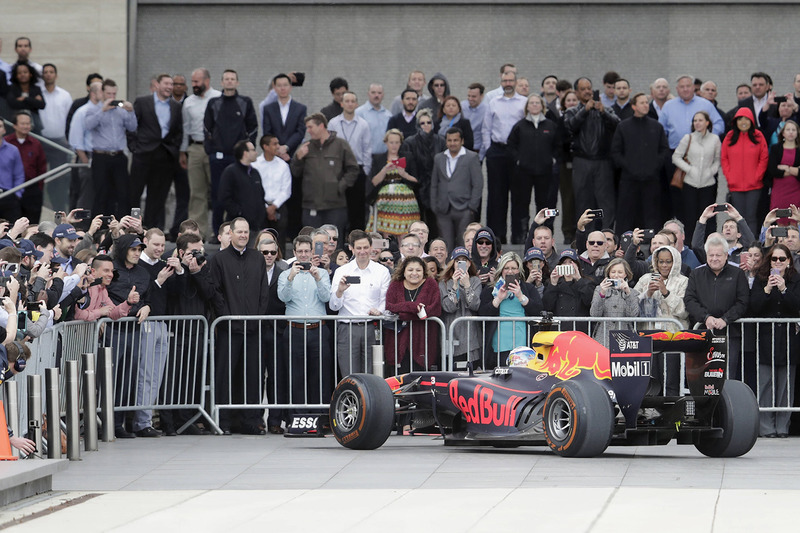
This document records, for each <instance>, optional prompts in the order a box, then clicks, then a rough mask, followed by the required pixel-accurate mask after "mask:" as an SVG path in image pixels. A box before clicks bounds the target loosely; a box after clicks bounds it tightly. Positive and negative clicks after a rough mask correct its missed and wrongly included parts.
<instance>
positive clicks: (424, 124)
mask: <svg viewBox="0 0 800 533" xmlns="http://www.w3.org/2000/svg"><path fill="white" fill-rule="evenodd" d="M431 124H433V122H431V121H430V120H420V122H419V125H420V126H430V125H431Z"/></svg>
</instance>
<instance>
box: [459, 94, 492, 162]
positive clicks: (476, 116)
mask: <svg viewBox="0 0 800 533" xmlns="http://www.w3.org/2000/svg"><path fill="white" fill-rule="evenodd" d="M484 90H486V88H485V87H484V86H483V85H482V84H480V83H470V84H469V87H467V99H466V100H464V101H462V102H461V116H462V117H464V118H465V119H467V120H469V124H470V126H472V140H473V142H472V146H467V147H466V148H467V149H468V150H473V151H475V152H478V156H479V157H480V159H481V161H483V157H484V156H485V155H486V150H485V149H484V147H483V117H484V115H486V104H485V103H484V101H483V91H484Z"/></svg>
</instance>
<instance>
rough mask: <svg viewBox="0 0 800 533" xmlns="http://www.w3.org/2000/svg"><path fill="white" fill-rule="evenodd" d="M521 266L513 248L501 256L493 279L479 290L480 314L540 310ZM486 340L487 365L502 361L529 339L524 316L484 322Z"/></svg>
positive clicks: (536, 294)
mask: <svg viewBox="0 0 800 533" xmlns="http://www.w3.org/2000/svg"><path fill="white" fill-rule="evenodd" d="M521 268H522V259H520V257H519V255H517V254H516V253H515V252H506V253H504V254H503V255H502V256H501V257H500V260H499V261H498V262H497V270H496V272H495V274H494V277H493V278H492V283H491V284H490V285H489V286H488V287H486V288H484V289H483V292H481V306H480V309H479V314H480V315H481V316H499V317H526V316H538V315H539V313H541V311H542V300H541V298H540V297H539V291H537V290H536V287H534V286H533V285H531V284H530V283H527V282H525V281H524V280H523V278H522V270H521ZM486 340H487V344H488V346H487V347H486V349H485V355H484V368H487V369H490V368H494V367H496V366H499V365H503V364H505V362H506V359H507V358H508V354H509V352H511V350H513V349H514V348H516V347H517V346H527V345H528V344H529V343H530V339H529V338H528V332H527V328H526V323H525V321H524V320H521V321H502V322H489V323H487V325H486Z"/></svg>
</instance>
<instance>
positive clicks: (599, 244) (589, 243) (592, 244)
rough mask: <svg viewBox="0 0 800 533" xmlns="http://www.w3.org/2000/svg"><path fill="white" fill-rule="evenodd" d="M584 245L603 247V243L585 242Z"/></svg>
mask: <svg viewBox="0 0 800 533" xmlns="http://www.w3.org/2000/svg"><path fill="white" fill-rule="evenodd" d="M586 244H588V245H591V246H603V245H604V244H605V241H586Z"/></svg>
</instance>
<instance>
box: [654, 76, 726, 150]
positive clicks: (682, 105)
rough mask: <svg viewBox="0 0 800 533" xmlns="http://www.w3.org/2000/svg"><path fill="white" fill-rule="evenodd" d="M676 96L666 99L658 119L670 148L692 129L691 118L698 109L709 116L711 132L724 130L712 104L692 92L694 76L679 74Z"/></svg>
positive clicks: (676, 144) (720, 118)
mask: <svg viewBox="0 0 800 533" xmlns="http://www.w3.org/2000/svg"><path fill="white" fill-rule="evenodd" d="M675 89H676V90H677V92H678V98H673V99H672V100H667V102H666V103H665V104H664V107H663V108H662V109H661V116H659V117H658V121H659V122H661V125H662V126H664V131H665V132H666V133H667V142H669V148H670V150H673V151H674V150H675V148H677V147H678V143H680V142H681V139H683V136H684V135H687V134H688V133H691V131H692V119H693V118H694V115H695V113H697V112H698V111H705V112H706V113H708V116H709V117H711V124H712V125H713V128H714V129H713V132H714V133H715V134H717V135H719V134H721V133H723V132H724V131H725V123H724V122H723V121H722V117H721V116H719V113H717V110H716V109H715V108H714V104H712V103H711V102H709V101H708V100H706V99H705V98H701V97H699V96H697V95H695V93H694V78H693V77H692V76H681V77H680V78H678V84H677V86H676V88H675Z"/></svg>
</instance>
